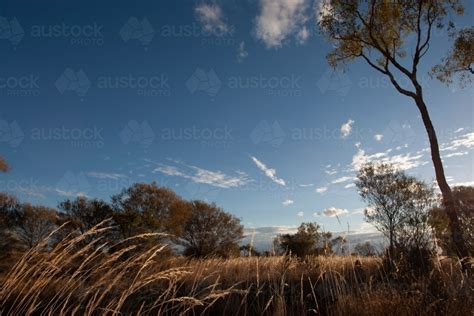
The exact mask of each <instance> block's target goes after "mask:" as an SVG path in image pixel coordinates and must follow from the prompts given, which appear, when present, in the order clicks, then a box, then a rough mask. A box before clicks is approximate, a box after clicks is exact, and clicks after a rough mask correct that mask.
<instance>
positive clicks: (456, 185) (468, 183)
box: [453, 181, 474, 187]
mask: <svg viewBox="0 0 474 316" xmlns="http://www.w3.org/2000/svg"><path fill="white" fill-rule="evenodd" d="M461 186H463V187H472V186H474V181H466V182H457V183H455V184H454V185H453V187H461Z"/></svg>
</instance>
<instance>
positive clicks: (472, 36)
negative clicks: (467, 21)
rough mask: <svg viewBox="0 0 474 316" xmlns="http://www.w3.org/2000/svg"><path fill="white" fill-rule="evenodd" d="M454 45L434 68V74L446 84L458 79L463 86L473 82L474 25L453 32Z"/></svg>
mask: <svg viewBox="0 0 474 316" xmlns="http://www.w3.org/2000/svg"><path fill="white" fill-rule="evenodd" d="M451 36H452V37H454V38H455V39H454V45H453V47H452V48H451V50H450V51H449V52H448V54H447V56H446V57H444V58H443V59H442V61H441V63H440V64H438V65H436V66H434V67H433V69H432V74H433V75H435V76H436V78H437V79H438V80H440V81H441V82H444V83H446V84H448V85H449V84H452V83H453V81H454V78H457V79H458V82H459V83H460V85H461V87H465V86H466V85H468V84H470V83H471V82H472V76H473V75H474V69H473V67H472V64H473V63H474V27H472V26H471V27H468V28H465V29H462V30H460V31H458V32H453V33H452V34H451Z"/></svg>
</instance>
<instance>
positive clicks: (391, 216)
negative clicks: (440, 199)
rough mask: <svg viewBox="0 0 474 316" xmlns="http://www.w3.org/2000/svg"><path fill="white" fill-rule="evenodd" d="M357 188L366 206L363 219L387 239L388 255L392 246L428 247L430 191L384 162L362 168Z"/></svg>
mask: <svg viewBox="0 0 474 316" xmlns="http://www.w3.org/2000/svg"><path fill="white" fill-rule="evenodd" d="M356 186H357V189H358V191H359V194H360V196H361V197H362V199H363V200H364V201H366V202H367V204H368V206H369V208H367V209H366V210H365V211H364V215H365V219H366V220H367V221H368V222H369V223H372V224H373V225H374V226H375V227H376V228H377V229H378V230H379V231H380V232H381V233H383V234H384V235H385V236H386V237H387V238H388V239H389V251H390V253H391V254H393V251H394V248H395V247H401V246H403V247H414V248H425V247H428V245H429V243H430V238H429V237H430V231H429V225H428V215H429V210H430V208H431V207H432V205H433V203H434V197H433V190H432V188H430V187H428V186H427V185H426V184H425V183H424V182H422V181H420V180H417V179H416V178H414V177H410V176H408V175H406V174H405V173H404V172H403V171H400V170H396V169H395V168H394V167H393V166H392V165H389V164H384V163H381V164H373V163H368V164H366V165H364V166H362V167H361V169H360V170H359V173H358V175H357V180H356Z"/></svg>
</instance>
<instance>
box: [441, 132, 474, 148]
mask: <svg viewBox="0 0 474 316" xmlns="http://www.w3.org/2000/svg"><path fill="white" fill-rule="evenodd" d="M472 147H474V133H467V134H464V135H461V136H459V137H457V138H455V139H453V140H451V142H449V143H445V144H443V145H441V148H440V150H441V151H456V150H458V149H461V148H472Z"/></svg>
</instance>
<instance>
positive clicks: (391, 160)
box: [351, 147, 428, 171]
mask: <svg viewBox="0 0 474 316" xmlns="http://www.w3.org/2000/svg"><path fill="white" fill-rule="evenodd" d="M391 152H392V150H391V149H388V150H386V151H384V152H379V153H375V154H370V155H369V154H367V153H366V152H365V150H363V149H362V148H360V147H358V149H357V153H356V154H355V155H354V156H353V157H352V163H351V166H352V168H353V170H355V171H357V170H359V169H360V167H362V165H364V164H366V163H369V162H383V163H388V164H393V165H394V166H395V167H396V168H398V169H400V170H409V169H413V168H417V167H419V166H423V165H425V164H427V163H428V162H427V161H424V160H423V159H422V158H423V153H416V154H415V155H412V154H411V153H406V154H398V155H393V156H391V155H390V153H391Z"/></svg>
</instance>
